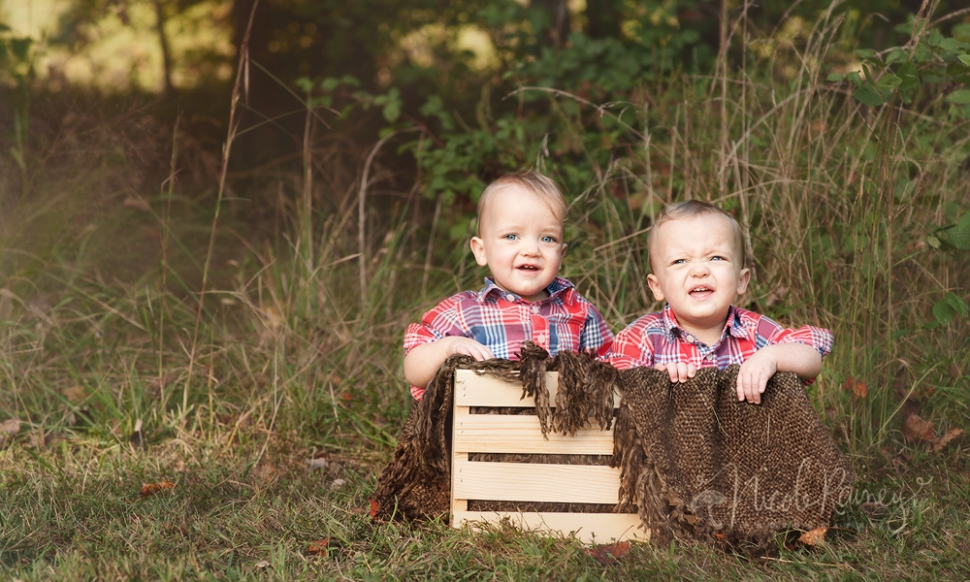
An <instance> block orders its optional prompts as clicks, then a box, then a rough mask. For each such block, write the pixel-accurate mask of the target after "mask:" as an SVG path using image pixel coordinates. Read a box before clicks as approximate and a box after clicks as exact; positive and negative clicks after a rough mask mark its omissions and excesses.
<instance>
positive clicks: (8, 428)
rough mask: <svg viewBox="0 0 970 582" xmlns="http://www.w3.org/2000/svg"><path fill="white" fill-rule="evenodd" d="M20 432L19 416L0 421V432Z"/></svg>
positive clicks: (9, 433) (10, 433) (12, 433)
mask: <svg viewBox="0 0 970 582" xmlns="http://www.w3.org/2000/svg"><path fill="white" fill-rule="evenodd" d="M18 432H20V419H19V418H8V419H7V420H5V421H3V422H0V434H8V435H11V436H13V435H15V434H17V433H18Z"/></svg>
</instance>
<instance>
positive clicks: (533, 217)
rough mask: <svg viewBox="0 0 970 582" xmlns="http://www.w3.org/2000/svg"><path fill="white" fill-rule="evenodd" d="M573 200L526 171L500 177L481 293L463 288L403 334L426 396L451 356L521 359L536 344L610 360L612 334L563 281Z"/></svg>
mask: <svg viewBox="0 0 970 582" xmlns="http://www.w3.org/2000/svg"><path fill="white" fill-rule="evenodd" d="M565 219H566V201H565V199H564V198H563V195H562V192H560V191H559V188H558V187H557V186H556V184H555V183H554V182H553V181H552V180H550V179H549V178H547V177H545V176H543V175H542V174H540V173H538V172H536V171H532V170H525V171H519V172H515V173H513V174H508V175H506V176H503V177H501V178H499V179H498V180H495V181H494V182H492V183H491V184H489V186H488V187H487V188H485V190H484V192H482V196H481V198H480V199H479V201H478V233H477V236H475V237H472V239H471V249H472V252H473V253H474V255H475V261H476V262H477V263H478V264H479V265H481V266H483V267H486V266H487V267H488V269H489V271H490V272H491V277H486V278H485V286H484V287H483V288H482V289H481V290H480V291H462V292H461V293H457V294H455V295H452V296H451V297H449V298H448V299H445V300H444V301H442V302H441V303H439V304H438V305H437V306H436V307H435V308H434V309H432V310H431V311H428V312H427V313H425V314H424V317H422V318H421V322H420V323H414V324H411V325H410V326H408V329H407V332H406V333H405V336H404V349H405V353H406V356H405V358H404V377H405V378H406V379H407V381H408V382H409V383H410V384H411V394H412V395H414V397H415V398H417V399H420V398H421V395H422V394H423V393H424V388H425V387H426V386H427V385H428V382H430V381H431V379H432V378H433V377H434V374H435V372H436V371H437V370H438V368H439V367H441V364H442V363H444V361H445V359H447V358H448V356H450V355H452V354H466V355H469V356H472V357H473V358H475V359H476V360H479V361H481V360H487V359H490V358H506V359H511V358H514V357H515V355H516V353H517V352H518V351H519V350H520V349H521V348H522V347H523V345H524V344H525V342H527V341H532V342H534V343H536V344H537V345H539V346H541V347H542V348H545V349H546V350H547V351H548V352H549V354H550V355H552V356H554V355H556V354H557V353H558V352H560V351H573V352H578V351H579V350H591V351H593V352H594V353H595V354H596V355H597V356H605V354H606V353H607V352H608V351H609V347H610V344H611V343H612V341H613V334H612V332H611V331H610V329H609V327H608V326H607V325H606V322H605V321H604V320H603V316H602V315H601V314H600V312H599V311H598V310H597V309H596V307H594V306H593V305H592V304H591V303H590V302H589V301H588V300H586V299H585V298H584V297H582V296H581V295H580V294H579V293H578V292H576V289H575V288H574V287H573V284H572V283H570V282H569V281H567V280H566V279H563V278H562V277H559V276H558V275H559V267H560V265H561V264H562V259H563V256H564V255H565V252H566V243H565V242H564V241H563V235H564V232H563V231H564V226H565Z"/></svg>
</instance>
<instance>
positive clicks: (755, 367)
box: [738, 350, 778, 404]
mask: <svg viewBox="0 0 970 582" xmlns="http://www.w3.org/2000/svg"><path fill="white" fill-rule="evenodd" d="M777 371H778V362H777V361H775V358H774V357H772V356H771V353H770V351H769V350H760V351H757V352H755V353H754V354H753V355H752V356H751V357H750V358H748V359H747V360H746V361H745V362H744V363H743V364H741V369H740V370H738V401H741V400H745V399H747V400H748V402H751V403H752V404H761V395H762V394H763V393H764V391H765V386H767V385H768V380H770V379H771V377H772V376H774V375H775V372H777Z"/></svg>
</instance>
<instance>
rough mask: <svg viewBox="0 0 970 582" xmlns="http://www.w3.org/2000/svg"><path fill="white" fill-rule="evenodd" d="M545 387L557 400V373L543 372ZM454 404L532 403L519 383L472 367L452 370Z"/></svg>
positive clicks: (517, 405)
mask: <svg viewBox="0 0 970 582" xmlns="http://www.w3.org/2000/svg"><path fill="white" fill-rule="evenodd" d="M546 388H548V389H549V402H550V403H552V404H553V405H554V404H555V402H556V395H557V394H558V393H559V374H558V373H557V372H548V373H546ZM613 403H614V406H616V407H619V405H620V397H619V395H616V394H614V396H613ZM455 405H456V406H508V407H514V408H532V407H534V406H535V402H534V401H533V400H532V398H530V397H528V396H527V397H525V398H522V384H520V383H518V382H515V383H512V382H506V381H504V380H499V379H498V378H494V377H492V376H487V375H486V376H479V375H478V374H476V373H475V372H474V371H473V370H457V371H455Z"/></svg>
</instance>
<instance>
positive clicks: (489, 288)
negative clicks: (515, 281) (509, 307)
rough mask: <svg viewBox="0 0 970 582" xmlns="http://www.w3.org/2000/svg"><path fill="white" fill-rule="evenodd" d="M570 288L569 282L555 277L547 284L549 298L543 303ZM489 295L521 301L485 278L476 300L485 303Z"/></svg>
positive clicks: (489, 278)
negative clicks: (508, 296)
mask: <svg viewBox="0 0 970 582" xmlns="http://www.w3.org/2000/svg"><path fill="white" fill-rule="evenodd" d="M572 288H573V284H572V283H571V282H569V281H568V280H566V279H563V278H562V277H556V278H555V279H553V280H552V283H549V285H548V286H547V287H546V292H547V293H549V297H548V299H544V300H543V301H549V299H552V298H554V297H557V296H558V295H560V294H562V293H564V292H566V291H567V290H568V289H572ZM489 295H495V296H498V297H503V298H504V297H505V296H506V295H511V296H512V297H513V301H518V300H519V299H521V297H520V296H518V295H516V294H515V293H512V292H511V291H506V290H504V289H502V288H501V287H499V286H498V285H496V284H495V280H494V279H492V278H491V277H485V286H484V287H482V290H481V291H479V292H478V300H479V301H485V298H486V297H488V296H489Z"/></svg>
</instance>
